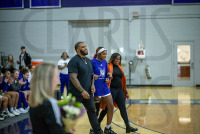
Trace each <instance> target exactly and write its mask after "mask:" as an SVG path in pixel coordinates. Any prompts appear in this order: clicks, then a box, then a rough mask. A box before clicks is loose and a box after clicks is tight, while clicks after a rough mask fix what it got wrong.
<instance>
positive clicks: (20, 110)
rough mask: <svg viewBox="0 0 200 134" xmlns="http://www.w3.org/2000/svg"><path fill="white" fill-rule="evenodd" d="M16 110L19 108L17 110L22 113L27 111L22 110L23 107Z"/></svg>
mask: <svg viewBox="0 0 200 134" xmlns="http://www.w3.org/2000/svg"><path fill="white" fill-rule="evenodd" d="M18 110H19V112H20V113H22V114H24V113H27V111H26V110H24V109H23V108H20V109H18Z"/></svg>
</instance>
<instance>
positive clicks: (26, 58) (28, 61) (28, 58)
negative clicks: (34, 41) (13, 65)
mask: <svg viewBox="0 0 200 134" xmlns="http://www.w3.org/2000/svg"><path fill="white" fill-rule="evenodd" d="M19 61H20V63H19V65H20V66H21V54H20V56H19ZM24 62H25V65H26V66H28V65H30V64H31V56H30V54H28V53H27V52H25V54H24Z"/></svg>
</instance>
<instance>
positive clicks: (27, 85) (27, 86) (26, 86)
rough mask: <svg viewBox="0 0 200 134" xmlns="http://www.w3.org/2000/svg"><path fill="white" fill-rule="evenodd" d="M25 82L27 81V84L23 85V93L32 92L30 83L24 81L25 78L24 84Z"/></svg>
mask: <svg viewBox="0 0 200 134" xmlns="http://www.w3.org/2000/svg"><path fill="white" fill-rule="evenodd" d="M25 81H26V84H24V85H22V87H21V91H26V90H30V83H29V82H28V80H24V78H23V82H25Z"/></svg>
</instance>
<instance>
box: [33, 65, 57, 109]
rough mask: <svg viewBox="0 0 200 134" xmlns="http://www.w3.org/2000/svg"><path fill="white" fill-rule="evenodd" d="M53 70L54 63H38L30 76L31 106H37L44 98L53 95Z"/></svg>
mask: <svg viewBox="0 0 200 134" xmlns="http://www.w3.org/2000/svg"><path fill="white" fill-rule="evenodd" d="M54 71H55V65H54V64H51V63H41V64H39V65H38V66H37V67H36V69H35V70H34V73H33V75H32V78H31V82H30V86H31V91H32V93H31V97H30V105H31V107H37V106H38V105H40V104H42V103H43V101H44V100H45V99H48V98H50V97H53V87H52V82H53V75H54Z"/></svg>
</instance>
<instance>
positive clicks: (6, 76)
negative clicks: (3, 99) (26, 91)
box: [1, 71, 20, 115]
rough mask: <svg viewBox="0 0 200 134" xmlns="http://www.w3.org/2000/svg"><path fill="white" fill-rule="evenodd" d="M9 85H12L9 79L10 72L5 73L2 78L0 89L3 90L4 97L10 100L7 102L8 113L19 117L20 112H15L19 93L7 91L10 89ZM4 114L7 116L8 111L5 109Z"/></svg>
mask: <svg viewBox="0 0 200 134" xmlns="http://www.w3.org/2000/svg"><path fill="white" fill-rule="evenodd" d="M11 83H13V79H12V78H11V73H10V71H6V72H5V74H4V77H3V81H2V86H1V89H2V90H3V93H4V96H7V97H8V98H9V99H10V100H9V108H10V113H12V114H14V115H19V114H20V112H19V111H18V110H17V105H18V101H19V93H17V92H14V91H9V89H10V88H11V87H10V84H11ZM8 91H9V92H8ZM6 112H7V113H8V114H9V111H8V109H6Z"/></svg>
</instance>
